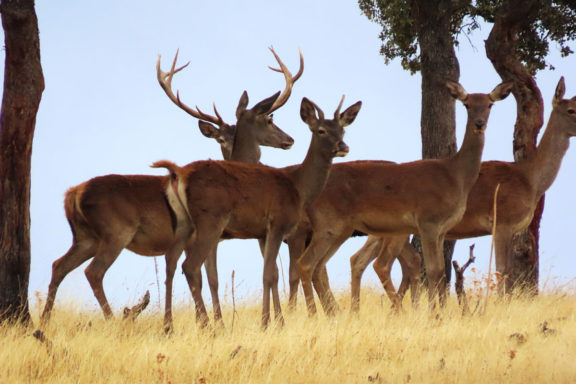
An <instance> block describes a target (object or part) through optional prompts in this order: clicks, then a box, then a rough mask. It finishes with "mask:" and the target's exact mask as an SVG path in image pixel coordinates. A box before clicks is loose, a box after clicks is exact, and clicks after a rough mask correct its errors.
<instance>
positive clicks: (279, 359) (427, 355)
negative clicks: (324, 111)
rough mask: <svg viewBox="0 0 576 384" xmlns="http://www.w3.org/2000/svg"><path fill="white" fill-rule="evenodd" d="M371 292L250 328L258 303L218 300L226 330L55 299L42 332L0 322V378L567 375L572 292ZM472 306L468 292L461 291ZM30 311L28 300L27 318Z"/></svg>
mask: <svg viewBox="0 0 576 384" xmlns="http://www.w3.org/2000/svg"><path fill="white" fill-rule="evenodd" d="M379 292H380V290H377V289H370V288H368V289H364V290H363V294H362V304H361V312H360V314H359V315H358V316H352V315H350V314H349V313H348V308H349V301H350V300H349V297H348V292H347V291H343V292H341V293H340V294H339V295H338V300H339V303H340V305H341V309H342V311H341V312H340V314H339V315H337V316H336V317H334V318H327V317H326V316H324V315H323V314H322V313H321V314H319V316H317V317H316V318H313V319H309V318H308V316H307V314H306V311H305V308H304V305H303V303H302V301H301V302H300V303H299V306H298V310H297V311H296V312H294V313H287V314H286V325H285V326H284V327H283V328H280V327H272V328H271V329H268V330H266V331H262V330H261V329H260V327H259V324H260V302H259V300H254V302H251V303H245V304H243V305H241V306H237V307H236V311H237V314H236V315H235V316H234V318H235V320H234V325H233V327H232V324H231V323H232V309H233V308H232V306H231V305H228V306H226V307H225V308H224V310H225V312H224V316H225V317H224V319H225V322H226V329H224V330H219V331H216V332H215V331H214V330H213V329H199V328H198V327H196V325H195V321H194V313H193V310H192V308H185V307H184V306H183V305H180V306H179V307H178V308H177V310H176V311H175V332H174V333H173V334H172V335H171V336H165V335H164V334H163V332H162V314H161V313H158V312H153V311H150V312H145V313H144V314H142V315H141V317H139V318H138V319H137V320H136V321H135V322H130V321H122V320H119V319H118V320H113V321H108V322H107V321H104V320H103V318H102V315H101V313H100V312H86V311H85V310H83V309H82V308H81V307H78V306H75V305H72V304H70V303H62V302H58V303H57V306H56V310H55V312H54V316H53V319H52V322H51V324H50V326H49V327H48V328H47V329H46V330H45V335H46V337H47V338H48V339H49V340H50V343H51V345H47V344H43V343H40V342H39V341H38V340H36V339H35V338H34V337H32V333H33V331H34V329H33V328H31V329H23V328H14V327H9V326H1V327H0V340H1V346H2V347H1V348H0V361H1V362H2V369H1V370H0V383H43V382H46V383H173V384H175V383H202V384H205V383H408V382H412V383H477V382H482V383H502V382H506V383H536V382H539V383H541V382H553V383H574V382H576V292H567V293H566V292H561V293H544V294H541V295H539V296H538V297H537V298H535V299H516V300H513V301H512V302H509V303H508V302H499V301H496V300H494V298H493V297H491V298H490V299H489V301H488V303H487V306H486V311H485V312H484V313H483V314H480V311H477V312H476V313H475V314H474V315H472V316H466V317H463V316H462V315H461V311H460V309H459V308H458V303H457V301H456V297H455V296H454V295H452V296H451V298H450V300H449V304H448V307H447V309H446V310H444V311H442V312H441V313H440V314H432V313H431V312H430V311H428V310H427V308H426V307H427V306H426V305H424V301H423V302H422V304H423V305H421V309H418V310H414V309H412V308H410V305H409V304H407V303H406V301H407V300H405V306H406V308H405V310H404V311H403V312H402V313H400V314H394V313H392V312H391V310H390V308H389V301H388V300H387V299H386V298H381V296H380V293H379ZM469 295H470V296H471V297H472V304H475V302H476V299H475V296H477V295H478V294H475V293H474V292H471V293H469ZM37 313H38V308H33V314H34V317H35V319H37Z"/></svg>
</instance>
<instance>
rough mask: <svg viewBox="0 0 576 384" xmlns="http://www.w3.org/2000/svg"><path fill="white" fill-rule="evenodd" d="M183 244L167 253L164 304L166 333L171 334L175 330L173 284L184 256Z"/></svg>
mask: <svg viewBox="0 0 576 384" xmlns="http://www.w3.org/2000/svg"><path fill="white" fill-rule="evenodd" d="M182 249H183V246H182V244H180V243H178V244H174V245H173V246H172V247H170V249H169V250H168V252H167V253H166V300H165V301H166V302H165V303H164V305H165V309H164V332H166V333H169V332H171V331H172V329H173V321H172V283H173V280H174V272H175V271H176V264H177V262H178V259H179V258H180V255H181V254H182Z"/></svg>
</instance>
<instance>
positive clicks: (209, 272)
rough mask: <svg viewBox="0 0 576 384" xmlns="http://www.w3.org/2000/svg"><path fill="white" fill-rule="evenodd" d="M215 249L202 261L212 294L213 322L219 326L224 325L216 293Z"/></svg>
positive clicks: (216, 267) (216, 266)
mask: <svg viewBox="0 0 576 384" xmlns="http://www.w3.org/2000/svg"><path fill="white" fill-rule="evenodd" d="M216 255H217V249H214V250H213V252H211V253H210V254H209V255H208V257H207V258H206V261H204V268H205V269H206V277H207V279H208V286H209V287H210V295H211V296H212V310H213V312H214V322H215V323H216V325H217V326H218V327H220V328H223V327H224V322H223V320H222V308H221V306H220V297H219V295H218V285H219V284H218V265H217V257H216Z"/></svg>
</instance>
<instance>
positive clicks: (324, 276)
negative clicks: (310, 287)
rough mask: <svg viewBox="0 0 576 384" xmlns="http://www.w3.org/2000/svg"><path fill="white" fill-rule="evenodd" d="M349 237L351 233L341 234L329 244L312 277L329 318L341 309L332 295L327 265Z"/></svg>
mask: <svg viewBox="0 0 576 384" xmlns="http://www.w3.org/2000/svg"><path fill="white" fill-rule="evenodd" d="M350 232H352V231H350ZM349 237H350V233H346V234H341V235H340V237H336V238H334V239H332V240H331V241H330V243H328V244H327V249H326V248H325V249H326V251H325V252H323V253H321V255H323V256H322V258H321V260H320V262H319V263H317V264H316V267H315V268H314V273H313V275H312V277H313V282H314V288H315V289H316V293H318V298H319V299H320V304H321V305H322V308H323V309H324V313H326V314H327V315H328V316H334V315H335V314H336V313H337V312H339V311H340V308H339V307H338V303H337V302H336V299H335V298H334V294H333V293H332V290H331V289H330V286H329V284H328V273H327V271H326V263H327V262H328V260H330V258H331V257H332V256H333V255H334V253H336V251H337V250H338V248H340V246H341V245H342V244H343V243H344V242H345V241H346V240H347V239H348V238H349Z"/></svg>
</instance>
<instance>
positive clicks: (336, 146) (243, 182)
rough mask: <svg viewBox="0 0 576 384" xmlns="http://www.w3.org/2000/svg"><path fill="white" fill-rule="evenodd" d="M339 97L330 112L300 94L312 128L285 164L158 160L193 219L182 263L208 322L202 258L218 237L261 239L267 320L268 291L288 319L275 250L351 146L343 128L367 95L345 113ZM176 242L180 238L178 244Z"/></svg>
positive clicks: (174, 196)
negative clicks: (304, 145) (295, 157)
mask: <svg viewBox="0 0 576 384" xmlns="http://www.w3.org/2000/svg"><path fill="white" fill-rule="evenodd" d="M343 102H344V97H342V99H341V101H340V104H339V105H338V108H337V109H336V111H335V112H334V118H333V119H326V118H325V116H324V112H323V111H322V110H321V109H320V107H318V106H317V105H316V104H315V103H314V102H312V101H311V100H309V99H307V98H303V99H302V103H301V107H300V116H301V118H302V120H303V121H304V122H305V123H306V124H307V125H308V127H309V129H310V131H311V132H312V139H311V142H310V146H309V149H308V153H307V154H306V157H305V159H304V161H303V162H302V164H300V165H298V166H292V167H287V168H280V169H279V168H272V167H266V166H262V165H254V164H241V163H235V162H226V161H212V160H208V161H197V162H193V163H191V164H188V165H186V166H184V167H179V166H177V165H176V164H174V163H172V162H170V161H166V160H162V161H159V162H156V163H154V164H153V165H152V166H153V167H163V168H166V169H167V170H168V171H169V174H170V178H171V180H173V183H172V185H169V186H168V188H167V189H166V195H167V196H168V200H169V201H171V202H175V205H174V206H173V210H174V211H180V212H183V213H182V216H184V215H187V216H188V217H189V222H190V224H191V227H192V231H191V235H190V238H189V239H190V242H189V244H188V246H187V252H186V259H185V261H184V263H183V264H182V270H183V272H184V274H185V276H186V279H187V281H188V284H189V287H190V291H191V293H192V297H193V299H194V302H195V305H196V320H197V323H199V324H200V325H202V326H205V325H207V323H208V315H207V312H206V307H205V305H204V301H203V299H202V292H201V289H202V275H201V270H200V268H201V266H202V264H203V263H204V262H205V260H206V259H207V257H209V255H215V254H216V250H217V246H218V242H219V240H220V239H221V238H239V239H247V238H256V239H259V240H261V241H263V254H264V269H263V279H262V280H263V288H264V289H263V299H262V322H261V325H262V328H263V329H265V328H267V327H268V325H269V323H270V295H272V300H273V305H274V314H275V320H276V322H277V323H278V324H280V325H283V324H284V318H283V315H282V310H281V305H280V299H279V295H278V273H277V271H276V270H275V268H276V257H277V255H278V250H279V248H280V245H281V243H282V241H283V240H284V239H286V238H288V237H289V236H290V235H291V234H292V233H293V232H294V231H295V230H297V228H298V224H299V222H300V220H301V216H302V215H303V212H305V211H306V209H307V207H308V206H310V205H311V204H312V203H313V201H314V200H315V199H316V198H317V197H318V195H319V194H320V193H321V191H322V189H323V188H324V185H325V183H326V180H327V178H328V175H329V173H330V168H331V165H332V160H333V158H334V157H343V156H345V155H346V154H347V153H348V150H349V149H348V146H347V145H346V144H345V143H344V141H343V136H344V128H345V127H347V126H349V125H350V124H352V122H353V121H354V120H355V118H356V116H357V114H358V112H359V111H360V108H361V105H362V103H361V102H360V101H358V102H356V103H355V104H353V105H352V106H350V107H348V108H347V109H346V110H345V111H344V112H342V113H340V110H341V108H342V105H343ZM175 246H176V247H178V246H181V245H175Z"/></svg>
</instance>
